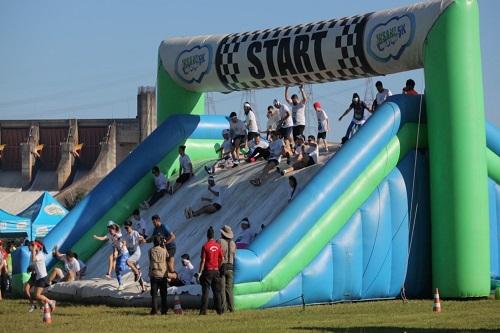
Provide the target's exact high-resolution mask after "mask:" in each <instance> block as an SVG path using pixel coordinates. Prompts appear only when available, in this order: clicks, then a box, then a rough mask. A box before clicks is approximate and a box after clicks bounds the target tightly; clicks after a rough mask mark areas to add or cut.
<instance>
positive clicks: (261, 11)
mask: <svg viewBox="0 0 500 333" xmlns="http://www.w3.org/2000/svg"><path fill="white" fill-rule="evenodd" d="M415 2H417V1H411V0H385V1H352V0H317V1H262V0H256V1H251V2H237V1H228V0H223V1H211V2H207V1H193V0H191V1H174V0H172V1H165V0H155V1H133V0H130V1H121V0H106V1H102V0H99V1H97V0H86V1H67V0H51V1H47V0H46V1H25V0H16V1H8V0H0V45H1V49H0V50H1V51H0V60H1V61H0V119H47V118H120V117H134V116H135V113H136V93H137V87H138V86H140V85H154V84H155V78H156V66H157V49H158V45H159V43H160V42H161V40H163V39H166V38H169V37H174V36H191V35H200V34H222V33H230V32H237V31H247V30H256V29H261V28H268V27H275V26H282V25H289V24H297V23H306V22H310V21H317V20H321V19H327V18H335V17H341V16H348V15H354V14H360V13H365V12H369V11H377V10H381V9H386V8H391V7H398V6H402V5H407V4H412V3H415ZM479 6H480V13H481V44H482V45H481V47H482V56H483V77H484V86H485V103H486V113H487V118H488V119H490V120H491V121H493V122H494V123H495V124H496V125H497V126H498V127H500V113H499V112H498V110H497V109H498V106H497V105H496V104H497V103H496V93H495V91H496V88H497V84H498V77H499V76H500V43H499V42H498V40H499V39H498V33H497V32H496V31H498V29H497V27H498V22H497V20H498V19H497V16H498V13H500V1H493V0H479ZM495 34H496V35H495ZM410 77H412V78H414V79H415V81H416V82H417V90H418V91H422V90H423V88H424V87H423V73H422V71H421V70H418V71H413V72H406V73H401V74H397V75H391V76H388V77H384V78H383V81H384V83H385V86H387V87H389V88H390V89H391V90H393V92H399V91H400V89H401V87H402V85H403V83H404V81H406V79H408V78H410ZM364 90H365V81H364V80H355V81H349V82H340V83H333V84H323V85H314V86H313V94H314V99H315V100H320V101H321V102H322V103H323V105H324V106H325V108H326V109H327V110H328V114H329V115H330V119H332V120H335V126H334V128H333V129H334V131H333V133H332V136H331V138H334V139H338V138H339V137H340V136H341V134H342V133H341V132H342V131H343V130H344V128H345V127H346V126H347V122H348V120H346V121H345V123H344V122H343V123H342V124H339V123H338V122H337V121H336V119H337V118H338V116H339V114H340V113H341V112H342V111H343V110H345V108H346V106H347V104H348V102H349V100H350V97H351V96H352V93H353V92H355V91H357V92H359V93H360V95H364ZM282 94H283V90H282V89H270V90H265V91H258V92H257V93H256V95H255V96H256V103H257V109H258V112H259V113H260V117H259V118H261V120H262V122H263V121H264V109H265V107H266V106H267V105H268V104H270V102H271V101H272V99H273V98H274V97H280V98H282ZM213 97H214V101H215V103H214V105H215V111H216V113H220V114H228V113H229V112H230V111H240V109H241V102H242V101H243V99H247V98H248V96H242V94H241V93H233V94H230V95H222V94H214V95H213Z"/></svg>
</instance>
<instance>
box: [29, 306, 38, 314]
mask: <svg viewBox="0 0 500 333" xmlns="http://www.w3.org/2000/svg"><path fill="white" fill-rule="evenodd" d="M35 310H36V305H35V304H31V306H30V309H29V310H28V312H29V313H32V312H33V311H35Z"/></svg>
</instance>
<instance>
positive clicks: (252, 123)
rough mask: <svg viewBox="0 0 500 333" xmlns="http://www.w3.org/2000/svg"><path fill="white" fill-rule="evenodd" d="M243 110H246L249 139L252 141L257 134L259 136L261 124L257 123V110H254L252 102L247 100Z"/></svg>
mask: <svg viewBox="0 0 500 333" xmlns="http://www.w3.org/2000/svg"><path fill="white" fill-rule="evenodd" d="M243 112H245V118H246V119H245V122H246V127H247V132H248V134H247V141H250V140H253V139H254V138H255V137H256V136H259V126H258V125H257V118H256V117H255V112H253V110H252V106H251V105H250V103H248V102H245V104H243Z"/></svg>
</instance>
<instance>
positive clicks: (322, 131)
mask: <svg viewBox="0 0 500 333" xmlns="http://www.w3.org/2000/svg"><path fill="white" fill-rule="evenodd" d="M313 107H314V110H315V111H316V117H317V118H318V145H319V144H321V140H323V145H324V147H325V152H328V143H327V142H326V134H327V132H328V131H330V124H329V123H328V116H327V115H326V112H325V110H324V109H323V108H322V107H321V103H320V102H314V104H313Z"/></svg>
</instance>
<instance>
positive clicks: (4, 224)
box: [0, 209, 31, 237]
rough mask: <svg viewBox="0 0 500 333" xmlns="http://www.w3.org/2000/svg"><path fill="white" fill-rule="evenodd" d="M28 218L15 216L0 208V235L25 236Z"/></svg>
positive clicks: (28, 223)
mask: <svg viewBox="0 0 500 333" xmlns="http://www.w3.org/2000/svg"><path fill="white" fill-rule="evenodd" d="M30 221H31V220H30V219H29V218H26V217H20V216H16V215H13V214H10V213H7V212H6V211H4V210H3V209H0V235H5V236H7V235H9V236H10V235H14V234H15V235H16V236H21V237H23V236H27V235H28V234H29V230H30Z"/></svg>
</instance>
